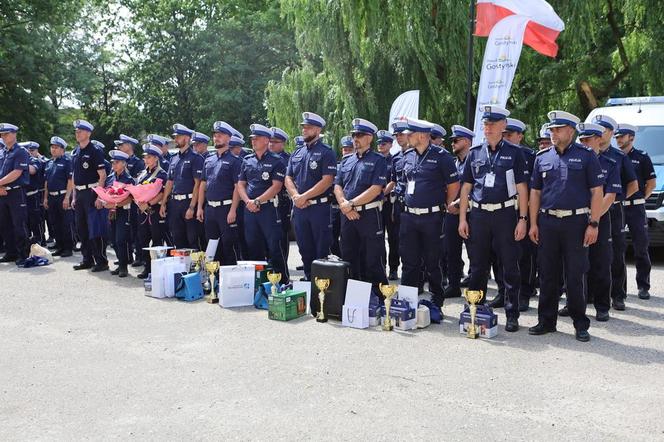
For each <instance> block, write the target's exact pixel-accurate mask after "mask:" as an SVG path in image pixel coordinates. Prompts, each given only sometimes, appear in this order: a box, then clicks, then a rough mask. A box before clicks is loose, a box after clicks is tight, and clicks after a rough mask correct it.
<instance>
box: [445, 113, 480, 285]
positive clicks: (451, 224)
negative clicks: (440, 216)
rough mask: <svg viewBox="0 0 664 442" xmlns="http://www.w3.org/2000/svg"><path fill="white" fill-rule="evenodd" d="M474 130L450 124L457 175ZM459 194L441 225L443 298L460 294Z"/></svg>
mask: <svg viewBox="0 0 664 442" xmlns="http://www.w3.org/2000/svg"><path fill="white" fill-rule="evenodd" d="M473 138H475V132H473V131H472V130H470V129H468V128H467V127H464V126H461V125H454V126H452V134H451V135H450V140H451V141H452V152H453V153H454V156H455V157H456V159H455V161H454V164H455V166H456V170H457V174H458V176H459V177H461V176H462V175H463V169H464V167H465V165H466V158H468V152H469V151H470V148H471V146H472V145H473ZM459 197H460V194H458V195H457V196H456V199H455V200H454V201H453V202H452V204H450V205H449V206H448V209H447V215H445V224H444V226H443V231H444V234H445V235H444V237H445V252H446V253H447V271H448V278H449V285H448V286H447V287H446V288H445V292H444V297H445V298H458V297H460V296H461V278H462V275H463V266H464V263H463V258H462V255H463V250H462V249H463V242H464V241H463V238H462V237H461V236H460V235H459V208H460V207H461V204H460V198H459Z"/></svg>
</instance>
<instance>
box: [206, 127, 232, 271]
mask: <svg viewBox="0 0 664 442" xmlns="http://www.w3.org/2000/svg"><path fill="white" fill-rule="evenodd" d="M230 133H231V132H230V131H227V130H226V129H225V128H222V129H220V130H216V128H215V129H214V133H213V139H214V147H215V149H216V152H215V153H214V154H212V155H210V156H209V157H207V158H206V159H205V165H204V166H203V176H202V177H201V185H200V187H199V189H198V220H199V221H200V222H203V223H205V236H206V240H207V241H209V240H211V239H217V240H219V244H218V246H217V253H216V255H215V260H216V261H219V262H220V263H221V264H222V265H234V264H237V261H238V259H240V257H241V255H240V236H239V234H238V225H237V211H238V207H239V203H240V194H239V193H238V190H237V182H238V179H239V176H240V169H241V167H242V160H241V159H239V158H238V157H236V156H235V155H233V154H232V153H231V151H230V147H231V144H237V143H239V144H242V141H241V140H240V139H239V138H237V137H234V136H231V135H230Z"/></svg>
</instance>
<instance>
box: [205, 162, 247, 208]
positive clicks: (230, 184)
mask: <svg viewBox="0 0 664 442" xmlns="http://www.w3.org/2000/svg"><path fill="white" fill-rule="evenodd" d="M241 167H242V160H240V159H239V158H238V157H236V156H235V155H233V154H232V153H231V152H230V150H227V151H226V152H224V153H223V154H221V156H219V155H218V154H217V153H215V154H214V155H210V156H209V157H207V158H206V159H205V166H204V167H203V176H202V177H201V180H203V181H205V182H206V183H207V184H206V187H205V197H206V199H207V200H208V201H224V200H230V199H232V198H233V190H235V184H237V182H238V179H239V175H240V168H241Z"/></svg>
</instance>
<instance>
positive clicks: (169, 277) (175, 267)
mask: <svg viewBox="0 0 664 442" xmlns="http://www.w3.org/2000/svg"><path fill="white" fill-rule="evenodd" d="M185 258H186V257H185V256H174V257H172V258H166V259H168V260H169V261H168V262H167V263H166V264H165V265H164V287H165V289H164V296H165V297H166V298H174V297H175V274H176V273H181V272H186V271H188V270H189V267H188V266H187V260H186V259H185Z"/></svg>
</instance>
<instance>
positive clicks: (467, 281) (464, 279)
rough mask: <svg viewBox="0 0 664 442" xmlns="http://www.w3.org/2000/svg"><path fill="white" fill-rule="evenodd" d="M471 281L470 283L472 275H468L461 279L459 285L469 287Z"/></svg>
mask: <svg viewBox="0 0 664 442" xmlns="http://www.w3.org/2000/svg"><path fill="white" fill-rule="evenodd" d="M469 283H470V276H466V277H465V278H463V279H462V280H461V282H460V283H459V286H460V287H468V284H469Z"/></svg>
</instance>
